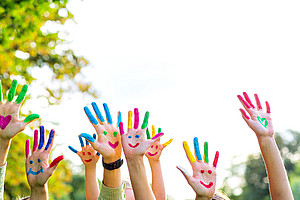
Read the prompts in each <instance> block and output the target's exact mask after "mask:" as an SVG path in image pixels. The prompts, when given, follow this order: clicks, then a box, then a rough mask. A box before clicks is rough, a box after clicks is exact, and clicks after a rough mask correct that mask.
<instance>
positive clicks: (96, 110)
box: [92, 102, 104, 122]
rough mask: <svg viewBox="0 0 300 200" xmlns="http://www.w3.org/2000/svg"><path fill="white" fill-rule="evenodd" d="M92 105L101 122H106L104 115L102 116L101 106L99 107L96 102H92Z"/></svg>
mask: <svg viewBox="0 0 300 200" xmlns="http://www.w3.org/2000/svg"><path fill="white" fill-rule="evenodd" d="M92 107H93V109H94V111H95V113H96V116H97V117H98V119H99V120H100V122H104V118H103V116H102V114H101V112H100V110H99V108H98V106H97V104H96V103H95V102H92Z"/></svg>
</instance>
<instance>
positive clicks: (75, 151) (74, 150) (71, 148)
mask: <svg viewBox="0 0 300 200" xmlns="http://www.w3.org/2000/svg"><path fill="white" fill-rule="evenodd" d="M68 147H69V149H70V150H71V151H73V152H74V153H77V152H78V151H77V150H76V149H74V148H73V147H71V146H68Z"/></svg>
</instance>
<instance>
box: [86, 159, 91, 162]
mask: <svg viewBox="0 0 300 200" xmlns="http://www.w3.org/2000/svg"><path fill="white" fill-rule="evenodd" d="M84 161H85V162H91V161H92V159H88V160H84Z"/></svg>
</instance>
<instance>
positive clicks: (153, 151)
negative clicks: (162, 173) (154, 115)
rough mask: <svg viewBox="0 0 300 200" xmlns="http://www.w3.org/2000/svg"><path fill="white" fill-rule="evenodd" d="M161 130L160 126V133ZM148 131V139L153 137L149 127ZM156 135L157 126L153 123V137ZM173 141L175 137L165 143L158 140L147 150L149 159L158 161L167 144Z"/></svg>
mask: <svg viewBox="0 0 300 200" xmlns="http://www.w3.org/2000/svg"><path fill="white" fill-rule="evenodd" d="M160 132H161V129H160V128H159V129H158V133H160ZM146 133H147V139H151V136H150V133H149V130H148V128H147V130H146ZM154 136H155V127H154V125H152V137H154ZM172 141H173V139H172V138H171V139H170V140H169V141H167V142H165V143H164V144H161V143H160V140H157V141H156V142H154V144H153V145H152V146H151V147H150V148H149V149H148V151H147V152H146V157H147V158H148V160H149V161H158V160H159V158H160V155H161V153H162V151H163V149H164V148H165V147H166V146H168V145H169V144H170V143H171V142H172Z"/></svg>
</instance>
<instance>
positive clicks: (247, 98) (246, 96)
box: [243, 92, 255, 108]
mask: <svg viewBox="0 0 300 200" xmlns="http://www.w3.org/2000/svg"><path fill="white" fill-rule="evenodd" d="M243 95H244V97H245V99H246V101H247V102H248V103H249V104H250V106H251V107H252V108H255V107H254V105H253V104H252V102H251V100H250V98H249V96H248V94H247V93H246V92H243Z"/></svg>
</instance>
